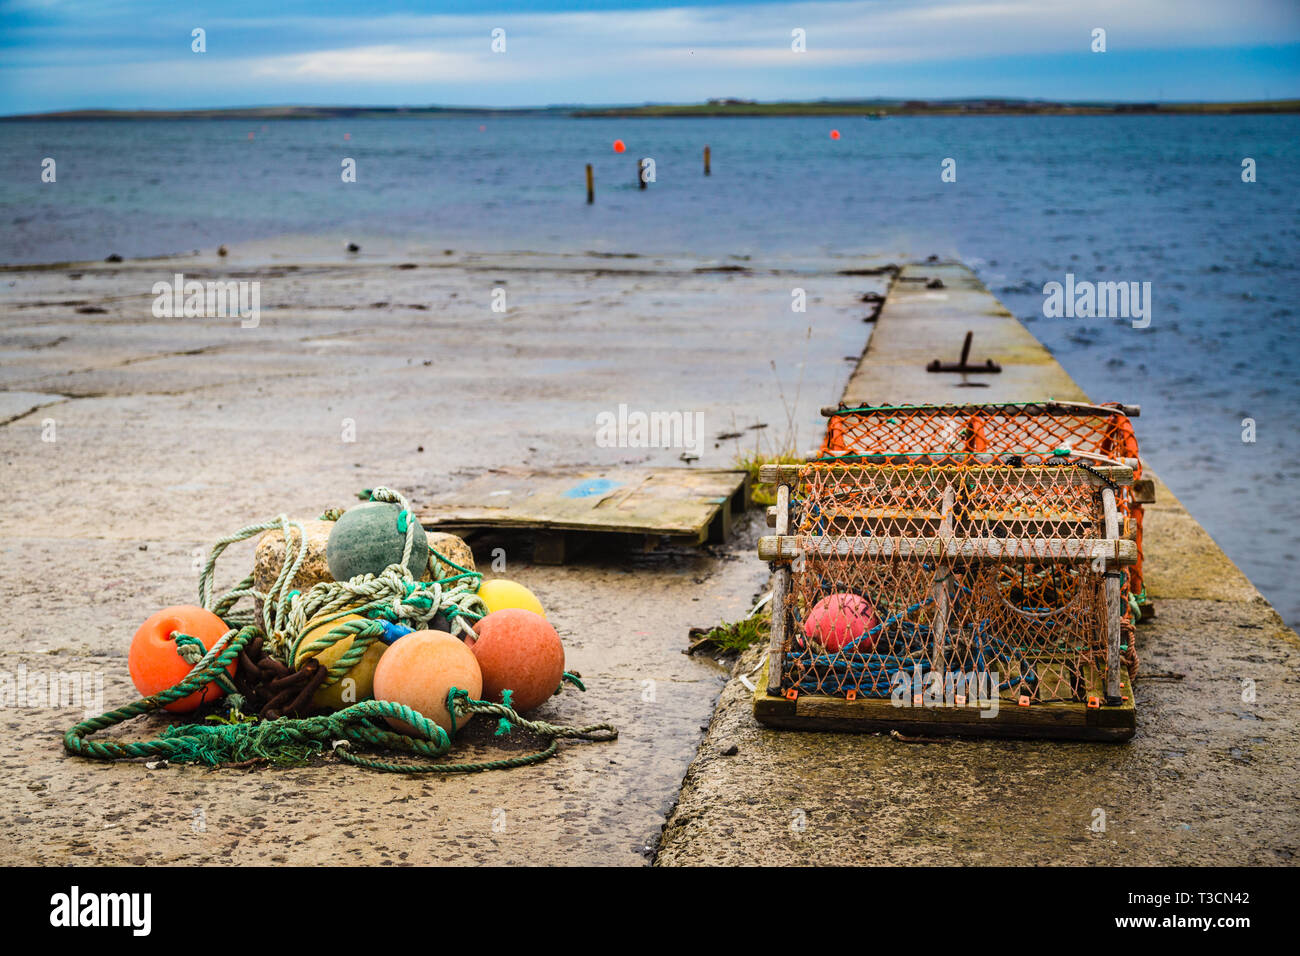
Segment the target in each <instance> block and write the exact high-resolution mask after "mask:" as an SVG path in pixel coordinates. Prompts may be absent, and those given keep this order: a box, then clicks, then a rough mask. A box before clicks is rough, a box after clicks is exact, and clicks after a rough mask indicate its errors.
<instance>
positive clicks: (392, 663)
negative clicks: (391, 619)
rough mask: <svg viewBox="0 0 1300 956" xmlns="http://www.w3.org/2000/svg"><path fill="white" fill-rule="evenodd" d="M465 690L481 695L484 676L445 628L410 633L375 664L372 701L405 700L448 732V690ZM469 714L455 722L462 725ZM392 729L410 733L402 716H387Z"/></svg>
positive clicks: (471, 653) (399, 702)
mask: <svg viewBox="0 0 1300 956" xmlns="http://www.w3.org/2000/svg"><path fill="white" fill-rule="evenodd" d="M453 687H455V688H457V689H459V690H466V691H469V695H470V697H473V698H474V699H475V700H478V699H480V695H481V694H482V693H483V674H482V672H481V671H480V670H479V666H478V659H477V658H475V657H474V652H473V651H471V650H470V649H469V648H468V647H466V646H465V644H464V642H462V641H461V640H460V639H459V638H455V637H452V636H451V635H450V634H448V633H447V632H445V631H414V632H413V633H411V634H407V635H406V636H405V637H399V638H398V639H397V640H396V641H394V642H393V644H392V646H391V647H389V648H388V650H386V651H384V656H383V657H381V658H380V659H379V665H378V666H377V667H376V668H375V700H388V701H392V702H394V703H398V704H405V705H406V706H407V707H409V708H411V710H414V711H416V712H417V713H420V714H423V715H424V716H425V717H428V718H429V719H430V720H432V721H433V722H434V723H436V724H437V725H438V726H439V727H441V728H442V729H443V730H445V731H447V733H451V714H449V713H448V712H447V691H448V690H450V689H451V688H453ZM468 720H469V718H468V717H466V718H465V719H464V720H461V721H459V722H458V724H459V726H461V727H463V726H465V724H466V723H467V722H468ZM388 722H389V723H390V724H392V726H393V727H394V729H396V730H398V731H400V732H401V733H404V734H413V733H414V732H415V729H414V728H413V727H411V726H410V725H409V724H408V723H406V721H404V720H394V719H392V718H389V720H388Z"/></svg>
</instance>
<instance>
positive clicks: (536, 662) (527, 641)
mask: <svg viewBox="0 0 1300 956" xmlns="http://www.w3.org/2000/svg"><path fill="white" fill-rule="evenodd" d="M474 631H475V634H474V636H473V637H470V638H467V639H466V641H465V643H466V644H467V645H468V646H469V649H470V650H471V651H473V652H474V656H475V657H476V658H478V666H479V668H480V669H481V670H482V672H483V699H484V700H490V701H493V702H494V703H500V702H501V700H502V698H501V692H502V691H503V690H507V689H508V690H510V691H511V695H510V703H511V706H513V707H514V709H515V710H517V711H519V712H520V713H523V712H524V711H528V710H532V709H533V708H534V707H539V706H541V705H542V704H544V703H546V701H547V700H548V699H549V698H550V696H551V695H552V694H554V693H555V691H556V689H557V688H559V686H560V682H561V681H562V680H563V679H564V645H563V644H562V643H561V642H560V635H559V634H557V633H555V628H553V627H551V625H550V622H548V621H547V620H546V618H544V617H542V616H541V615H540V614H535V613H533V612H532V611H526V610H524V609H523V608H514V607H512V608H505V609H504V610H501V611H493V612H492V613H491V614H487V615H485V616H484V617H483V619H482V620H481V621H479V622H478V623H477V624H475V625H474Z"/></svg>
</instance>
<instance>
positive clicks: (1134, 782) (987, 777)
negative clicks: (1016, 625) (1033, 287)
mask: <svg viewBox="0 0 1300 956" xmlns="http://www.w3.org/2000/svg"><path fill="white" fill-rule="evenodd" d="M920 277H925V278H927V279H935V278H937V279H941V280H942V282H943V288H942V289H939V288H929V287H928V286H929V285H930V283H927V282H924V281H919V282H913V281H900V282H898V283H896V284H895V285H894V286H893V289H892V290H891V292H890V294H889V296H888V298H887V300H886V303H885V305H884V307H883V309H882V312H881V315H880V318H879V321H878V324H877V328H876V330H875V332H874V333H873V336H872V339H871V343H870V347H869V348H868V350H867V351H866V353H865V354H864V355H863V358H862V360H861V362H860V363H859V364H858V367H857V370H856V372H855V374H854V375H853V377H852V378H851V380H850V382H849V384H848V387H847V388H846V389H845V392H844V396H843V397H844V400H845V401H847V402H850V403H852V404H855V405H856V404H863V403H867V402H874V403H876V404H881V403H885V402H896V403H921V402H968V401H991V402H1002V401H1007V402H1012V401H1029V400H1036V399H1042V398H1047V397H1051V398H1056V399H1062V400H1085V401H1086V400H1088V396H1087V395H1085V394H1084V392H1083V391H1082V390H1081V389H1080V388H1079V387H1078V385H1076V384H1075V383H1074V382H1073V381H1072V380H1071V379H1070V377H1069V376H1068V375H1067V374H1066V372H1065V370H1064V369H1062V368H1061V366H1060V365H1059V364H1057V362H1056V361H1055V360H1054V359H1053V358H1052V357H1051V355H1050V354H1049V353H1048V352H1047V350H1046V349H1044V348H1043V347H1042V346H1041V345H1040V344H1039V343H1038V342H1037V341H1036V340H1035V339H1034V337H1033V336H1032V335H1030V333H1029V332H1028V331H1027V330H1026V329H1025V328H1024V327H1023V326H1022V325H1021V324H1020V323H1019V322H1017V321H1016V320H1015V318H1014V317H1012V316H1011V314H1010V313H1009V312H1007V310H1006V309H1005V308H1003V307H1002V306H1001V304H1000V303H998V301H997V300H996V299H995V298H994V297H993V296H992V295H991V294H990V293H989V292H988V291H987V290H986V289H985V288H984V287H983V286H982V285H981V284H980V283H979V281H978V280H977V279H976V278H975V276H974V275H973V274H972V273H971V272H970V271H969V270H968V269H966V268H965V267H964V266H961V265H957V264H944V265H924V266H911V267H908V268H907V269H905V270H904V271H903V272H902V274H901V275H900V279H902V280H908V279H914V278H920ZM967 330H971V331H973V332H974V348H973V349H972V352H971V361H972V362H982V361H983V360H984V359H985V358H986V357H988V356H992V357H995V358H996V359H997V360H998V361H999V362H1001V363H1002V365H1003V372H1002V373H1001V374H1000V375H983V376H970V378H971V379H972V380H978V381H981V382H987V383H988V387H984V388H969V387H961V384H960V383H961V382H962V381H963V379H964V378H966V376H961V375H956V374H948V375H934V374H928V373H926V372H925V371H924V367H925V364H926V362H928V361H929V360H931V359H933V358H935V357H940V358H942V359H944V360H945V361H952V360H955V359H956V357H957V356H956V353H957V351H958V349H959V347H960V342H961V339H962V336H963V335H964V333H965V332H966V331H967ZM949 353H952V354H949ZM1098 398H1099V399H1103V400H1115V399H1119V400H1122V399H1123V398H1124V396H1098ZM1137 424H1138V435H1139V438H1140V436H1141V421H1140V419H1139V421H1138V423H1137ZM1156 464H1157V465H1158V462H1157V463H1156ZM1156 495H1157V503H1156V504H1154V505H1148V506H1147V508H1146V524H1145V530H1144V539H1145V551H1146V577H1147V582H1148V591H1149V593H1150V595H1151V596H1152V598H1153V599H1154V601H1155V602H1156V606H1157V617H1156V618H1155V620H1153V621H1151V622H1149V623H1146V624H1143V625H1141V626H1140V627H1139V629H1138V652H1139V655H1140V657H1141V660H1142V669H1143V670H1144V671H1145V672H1146V673H1147V674H1173V673H1177V674H1181V675H1183V677H1182V679H1181V680H1143V679H1142V678H1141V677H1140V676H1139V679H1138V682H1137V683H1136V686H1135V693H1136V695H1137V707H1138V732H1137V736H1136V737H1135V738H1134V739H1133V740H1132V741H1131V742H1129V743H1127V744H1082V743H1051V742H1025V741H990V740H984V741H977V740H955V739H947V740H943V741H941V742H934V743H911V742H904V741H901V740H899V739H897V738H894V737H890V736H885V735H847V734H840V735H835V734H823V733H797V732H779V731H774V730H769V729H767V728H764V727H762V726H760V725H759V724H758V723H756V722H755V721H754V719H753V716H752V714H751V706H752V693H751V691H750V689H749V688H748V687H746V686H745V685H744V683H743V682H742V681H741V680H740V679H739V677H738V676H733V678H732V680H731V681H730V682H729V683H728V684H727V686H726V688H725V689H724V690H723V693H722V698H721V700H720V702H719V705H718V710H717V713H716V714H715V715H714V718H713V722H712V725H711V726H710V728H709V732H708V734H707V736H706V739H705V742H704V744H703V746H702V747H701V748H700V753H699V755H698V756H697V757H696V759H695V761H694V762H693V763H692V765H691V770H690V772H689V773H688V774H687V777H686V781H685V784H684V786H683V788H682V793H681V796H680V798H679V801H678V804H677V807H676V808H675V810H674V811H673V813H672V815H671V817H670V818H669V821H668V825H667V827H666V828H665V831H664V836H663V840H662V843H661V846H660V851H659V854H658V857H657V863H658V864H660V865H682V864H709V865H737V864H767V865H788V864H806V865H832V864H841V865H842V864H918V863H923V864H940V865H943V864H951V865H961V864H971V863H978V864H993V865H997V864H1022V865H1044V864H1104V863H1112V864H1121V865H1139V864H1154V865H1159V864H1179V865H1191V866H1195V865H1203V864H1238V865H1258V864H1263V865H1269V864H1274V865H1276V864H1287V863H1294V862H1295V861H1296V857H1297V853H1300V796H1298V795H1297V791H1298V790H1300V736H1298V735H1297V728H1298V727H1300V675H1298V673H1297V667H1300V642H1298V641H1297V637H1296V633H1295V632H1294V631H1292V630H1291V629H1289V628H1287V627H1286V626H1285V625H1284V624H1283V622H1282V620H1281V619H1280V618H1279V617H1278V615H1277V613H1276V612H1275V611H1274V610H1273V609H1272V607H1271V606H1270V605H1269V604H1268V603H1267V602H1266V601H1265V600H1264V598H1263V597H1261V596H1260V595H1259V593H1258V592H1257V591H1256V590H1255V588H1254V587H1253V586H1252V585H1251V583H1250V581H1248V580H1247V579H1246V578H1245V576H1244V575H1243V574H1242V573H1241V572H1240V571H1239V570H1238V569H1237V568H1236V567H1235V566H1234V565H1233V563H1232V562H1231V561H1230V560H1229V559H1228V558H1227V556H1226V555H1225V554H1224V553H1223V552H1222V551H1221V550H1220V549H1219V548H1218V546H1217V545H1215V543H1214V541H1213V540H1212V539H1211V538H1210V537H1209V535H1207V534H1206V533H1205V531H1204V530H1203V529H1202V528H1201V527H1200V525H1199V524H1197V522H1196V521H1195V520H1194V519H1193V518H1192V517H1191V516H1190V515H1189V514H1188V513H1187V512H1186V511H1185V510H1184V509H1183V507H1182V505H1181V504H1179V502H1178V501H1177V499H1175V498H1174V497H1173V495H1172V494H1171V493H1170V492H1169V490H1168V488H1166V487H1165V486H1164V485H1163V484H1162V483H1160V482H1159V480H1158V479H1157V482H1156ZM762 653H763V652H762V650H761V649H758V648H755V649H753V650H752V651H751V652H750V653H748V654H746V655H744V657H743V658H742V659H741V661H740V662H739V664H738V665H737V668H736V672H735V673H736V674H737V675H741V674H746V673H751V674H752V672H753V671H755V670H756V669H757V668H758V666H759V664H760V662H761V659H762ZM1245 681H1253V682H1254V687H1255V694H1256V697H1255V700H1254V702H1251V703H1247V702H1245V701H1244V700H1243V682H1245ZM1098 810H1101V811H1104V815H1105V816H1104V820H1105V829H1104V831H1103V830H1101V829H1099V828H1097V827H1095V826H1094V824H1095V823H1096V822H1097V821H1099V820H1101V819H1102V817H1101V815H1099V814H1098V813H1097V811H1098Z"/></svg>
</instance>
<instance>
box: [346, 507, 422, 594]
mask: <svg viewBox="0 0 1300 956" xmlns="http://www.w3.org/2000/svg"><path fill="white" fill-rule="evenodd" d="M408 521H409V522H410V523H411V524H413V525H414V526H415V544H414V545H413V546H412V548H411V559H410V560H409V561H407V563H406V566H407V567H408V568H410V570H411V574H413V575H414V576H415V579H416V580H417V581H418V580H419V579H420V577H421V576H422V575H423V574H424V569H425V567H426V565H427V564H428V561H429V539H428V538H427V537H426V536H425V534H424V529H423V528H421V527H420V523H419V522H418V521H416V520H415V516H414V515H412V514H411V513H410V512H406V513H405V515H403V511H402V509H401V508H400V507H398V506H397V505H395V504H390V503H389V502H386V501H370V502H367V503H366V504H363V505H357V506H356V507H355V508H349V509H348V510H347V511H345V512H344V513H343V516H342V517H340V518H339V520H338V521H336V522H335V523H334V530H333V531H331V532H330V537H329V542H328V543H327V544H326V545H325V558H326V560H327V561H328V562H329V566H330V575H331V576H333V578H334V580H335V581H350V580H351V579H352V578H355V577H356V576H357V575H359V574H379V573H381V572H382V571H383V570H384V568H386V567H388V566H389V565H390V564H398V563H400V562H401V560H402V549H403V548H404V547H405V546H406V522H408Z"/></svg>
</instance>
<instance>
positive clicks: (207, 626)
mask: <svg viewBox="0 0 1300 956" xmlns="http://www.w3.org/2000/svg"><path fill="white" fill-rule="evenodd" d="M229 630H230V628H228V627H226V622H225V621H223V620H222V619H221V618H219V617H217V616H216V615H215V614H213V613H212V612H211V611H205V610H204V609H203V608H201V607H194V606H193V605H186V604H181V605H177V606H176V607H165V608H163V609H162V610H161V611H159V612H158V613H157V614H155V615H154V616H153V617H151V618H149V620H147V621H145V622H144V623H143V624H141V625H140V628H139V629H138V630H137V631H136V632H135V637H133V638H132V639H131V650H130V653H129V654H128V655H127V658H126V667H127V670H128V671H130V672H131V681H132V683H134V684H135V689H136V690H138V691H139V692H140V693H141V694H142V695H144V696H145V697H150V696H152V695H154V694H158V693H161V692H162V691H165V690H167V688H169V687H175V686H176V685H177V684H179V683H180V682H181V681H182V680H183V679H184V677H185V675H186V674H188V673H189V672H190V671H191V670H192V669H193V667H192V666H191V665H190V664H189V663H188V662H187V661H186V660H185V658H183V657H181V655H180V652H179V651H178V650H177V648H176V640H175V637H174V635H176V634H188V635H190V636H191V637H197V638H198V639H199V640H200V641H201V642H202V643H203V649H204V650H205V651H210V650H212V645H214V644H215V643H216V642H217V641H219V640H220V639H221V637H222V635H224V634H225V633H226V632H227V631H229ZM226 671H227V673H230V674H233V673H234V672H235V662H234V661H231V662H230V666H229V667H227V668H226ZM225 693H226V692H225V691H224V690H222V689H221V686H220V685H219V684H217V683H215V682H213V683H211V684H208V685H207V686H206V687H204V688H203V689H202V690H196V691H195V692H194V693H192V694H190V695H189V696H188V697H182V698H181V699H180V700H176V701H172V702H171V703H170V704H168V705H167V708H166V709H167V710H169V711H171V712H172V713H176V714H183V713H185V712H186V711H191V710H196V709H197V708H198V707H199V705H200V704H207V703H211V702H212V701H214V700H216V699H218V698H219V697H222V696H224V695H225Z"/></svg>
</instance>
